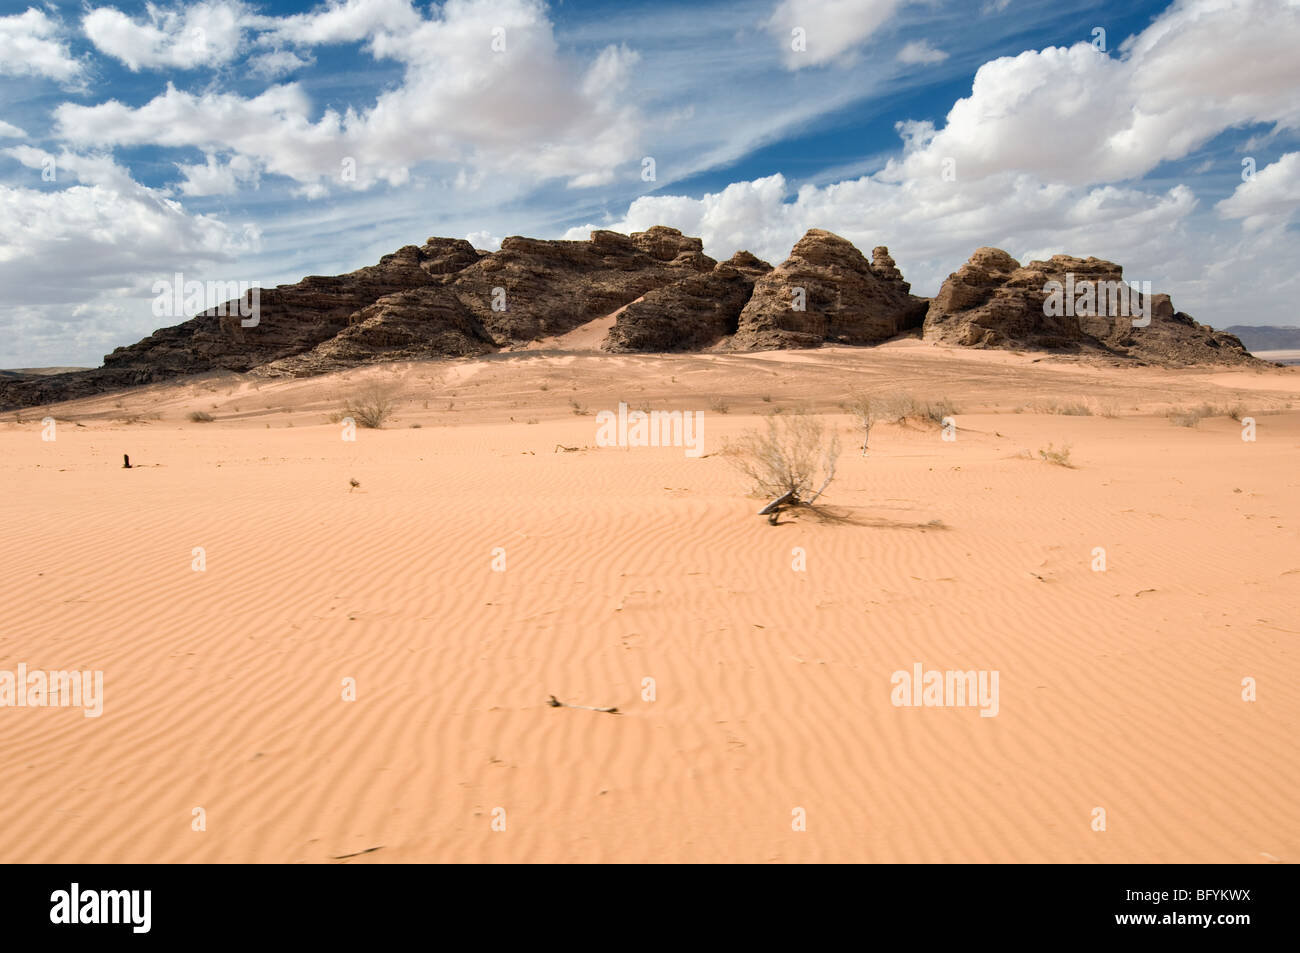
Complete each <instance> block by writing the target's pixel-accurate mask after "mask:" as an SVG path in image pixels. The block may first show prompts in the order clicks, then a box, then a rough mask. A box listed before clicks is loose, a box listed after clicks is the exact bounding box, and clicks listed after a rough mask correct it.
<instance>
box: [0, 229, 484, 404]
mask: <svg viewBox="0 0 1300 953" xmlns="http://www.w3.org/2000/svg"><path fill="white" fill-rule="evenodd" d="M478 260H479V256H478V253H477V252H475V251H474V248H473V247H472V246H471V245H470V244H469V242H466V241H460V240H458V239H451V238H431V239H429V241H428V242H426V243H425V244H424V245H423V246H416V245H407V246H406V247H404V248H401V249H399V250H398V251H396V252H394V253H393V254H391V255H385V256H384V257H383V258H381V259H380V260H379V263H378V264H376V265H369V266H367V267H365V268H360V269H358V270H356V271H353V272H350V273H348V274H346V275H339V276H337V277H321V276H311V277H308V278H304V279H303V280H302V281H299V282H297V283H296V284H292V285H280V286H279V287H276V288H264V289H260V291H259V302H258V304H259V308H258V323H257V325H256V326H254V327H243V326H242V321H243V319H242V318H241V316H240V315H239V313H238V312H237V309H236V308H235V307H234V306H230V307H225V308H222V309H212V310H209V311H206V312H204V313H202V314H199V315H198V316H196V317H193V318H191V319H190V320H188V321H185V322H183V323H182V324H178V325H175V326H174V327H169V328H162V329H161V330H158V331H155V332H154V333H153V334H151V335H149V336H148V337H147V338H144V339H143V340H141V341H138V342H137V343H135V344H132V345H130V346H129V347H119V348H118V349H117V350H115V351H113V353H111V354H109V355H108V356H106V357H105V358H104V365H103V367H99V368H95V369H93V370H89V371H76V372H74V373H71V374H59V375H54V376H51V377H48V378H43V379H34V380H27V381H21V382H16V383H14V384H7V383H5V384H0V406H16V407H25V406H30V405H33V404H41V403H49V402H53V401H60V400H71V399H73V398H76V397H87V396H90V395H92V394H98V393H103V392H104V391H109V390H117V389H121V388H124V387H135V386H139V385H141V384H151V383H154V382H156V381H164V380H168V379H170V378H175V377H183V376H185V375H188V374H201V373H204V372H207V371H214V370H231V371H248V370H252V369H253V368H255V367H262V366H264V365H267V364H270V363H272V362H275V361H279V360H282V359H284V358H287V357H291V356H293V355H297V354H302V353H304V352H306V351H309V350H311V349H312V348H314V347H316V346H317V345H319V344H321V343H323V342H325V341H328V340H329V339H331V338H333V337H334V336H335V335H336V334H338V333H339V332H341V331H343V330H344V329H345V328H347V327H348V324H349V319H350V318H351V316H352V315H353V314H355V313H356V312H357V311H359V310H360V309H362V308H365V307H367V306H369V305H371V304H374V303H375V301H377V300H378V299H380V298H382V297H384V296H385V295H391V294H395V293H397V292H400V291H406V290H410V289H414V288H422V287H426V286H430V285H434V284H438V283H442V282H445V281H447V280H448V279H449V278H450V277H452V276H454V275H455V273H456V272H457V271H459V270H460V269H462V268H464V267H466V266H467V265H469V264H471V263H473V262H477V261H478ZM217 310H224V311H226V312H228V313H226V314H217V313H216V312H217Z"/></svg>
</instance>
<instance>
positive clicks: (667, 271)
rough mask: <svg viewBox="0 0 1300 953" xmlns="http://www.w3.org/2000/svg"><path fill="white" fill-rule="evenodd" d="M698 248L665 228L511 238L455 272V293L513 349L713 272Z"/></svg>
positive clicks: (501, 343) (502, 344)
mask: <svg viewBox="0 0 1300 953" xmlns="http://www.w3.org/2000/svg"><path fill="white" fill-rule="evenodd" d="M702 249H703V242H702V241H701V240H700V239H698V238H687V237H685V236H683V235H682V233H681V232H679V231H678V230H677V229H675V228H664V227H662V226H656V227H655V228H652V229H650V230H649V231H645V232H635V233H633V234H632V235H631V236H628V235H622V234H619V233H618V232H606V231H597V232H592V233H591V240H590V241H585V242H574V241H542V240H539V239H533V238H520V237H518V236H516V237H512V238H507V239H505V240H504V241H503V242H502V243H501V250H500V251H499V252H496V253H495V254H492V255H489V256H487V257H486V258H483V259H481V260H479V261H478V262H477V263H475V264H473V265H471V266H469V267H468V268H466V269H464V270H463V271H461V272H459V273H458V274H457V275H456V277H455V280H454V281H453V282H452V288H453V290H454V292H455V294H456V297H458V298H459V299H460V301H461V303H462V304H464V305H465V307H466V308H467V309H469V311H470V313H472V314H473V315H474V316H475V317H476V318H477V319H478V320H479V321H480V322H481V323H482V325H483V327H484V328H486V329H487V331H488V333H489V334H490V335H491V337H492V340H493V341H494V342H495V343H496V344H497V345H498V346H500V347H511V346H515V345H520V344H526V343H527V342H529V341H534V340H536V339H538V338H542V337H547V336H549V335H556V334H563V333H565V332H566V331H572V330H573V329H574V328H576V327H578V326H579V325H582V324H586V323H587V322H588V321H591V320H592V319H594V318H600V317H604V316H605V315H607V314H611V313H613V312H614V311H616V310H618V309H619V308H621V307H622V306H623V305H625V304H627V303H628V302H630V301H634V300H635V299H637V298H639V297H641V295H643V294H645V293H646V292H647V291H651V290H653V289H655V288H658V287H659V286H661V285H664V284H667V283H668V282H670V281H673V280H674V279H676V278H679V277H682V276H683V275H686V274H690V273H697V272H707V271H709V270H711V269H712V268H713V265H714V262H713V259H711V258H709V257H708V256H707V255H705V254H704V253H703V251H702ZM497 289H500V290H499V291H498V290H497ZM494 305H495V307H494Z"/></svg>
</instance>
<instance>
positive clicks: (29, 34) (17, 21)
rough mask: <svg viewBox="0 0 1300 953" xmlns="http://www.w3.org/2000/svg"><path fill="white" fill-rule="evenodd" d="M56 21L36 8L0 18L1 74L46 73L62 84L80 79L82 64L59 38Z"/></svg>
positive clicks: (28, 74) (59, 30)
mask: <svg viewBox="0 0 1300 953" xmlns="http://www.w3.org/2000/svg"><path fill="white" fill-rule="evenodd" d="M60 32H61V28H60V25H59V24H58V22H57V21H55V20H52V19H50V17H48V16H47V15H46V14H45V13H44V12H42V11H41V10H38V9H36V8H35V7H30V8H28V10H27V12H25V13H20V14H16V15H14V16H8V17H0V74H8V75H10V76H48V77H49V78H50V79H56V80H58V81H59V82H62V83H73V82H75V81H78V80H80V79H81V78H82V75H83V74H82V66H81V63H79V62H78V61H77V60H75V59H73V58H72V54H71V53H70V52H69V50H68V46H67V44H66V43H64V42H63V40H61V39H60V38H59V34H60Z"/></svg>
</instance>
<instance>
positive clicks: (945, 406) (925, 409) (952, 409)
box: [921, 397, 957, 427]
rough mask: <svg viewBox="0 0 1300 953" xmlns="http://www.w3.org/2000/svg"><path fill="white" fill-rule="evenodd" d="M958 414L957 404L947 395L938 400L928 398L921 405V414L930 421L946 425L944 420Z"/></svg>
mask: <svg viewBox="0 0 1300 953" xmlns="http://www.w3.org/2000/svg"><path fill="white" fill-rule="evenodd" d="M956 415H957V407H956V405H955V404H954V403H953V402H952V401H950V400H949V399H948V398H947V397H940V398H939V399H938V400H928V401H926V402H925V403H924V404H923V405H922V407H921V416H922V417H924V418H925V419H926V420H928V421H930V423H933V424H938V425H939V426H941V427H942V426H944V421H945V420H947V419H948V418H949V417H955V416H956Z"/></svg>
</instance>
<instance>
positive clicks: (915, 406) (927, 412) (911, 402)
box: [872, 392, 957, 426]
mask: <svg viewBox="0 0 1300 953" xmlns="http://www.w3.org/2000/svg"><path fill="white" fill-rule="evenodd" d="M872 408H873V417H874V419H875V420H892V421H893V422H894V423H896V424H905V423H907V421H908V420H928V421H930V422H931V423H934V424H938V425H939V426H943V420H944V418H945V417H955V416H957V407H956V405H955V404H953V402H952V401H951V400H949V399H948V398H947V397H941V398H939V399H938V400H918V399H917V398H916V396H915V395H914V394H909V393H906V392H899V393H895V394H886V395H884V396H882V397H876V398H873V399H872Z"/></svg>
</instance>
